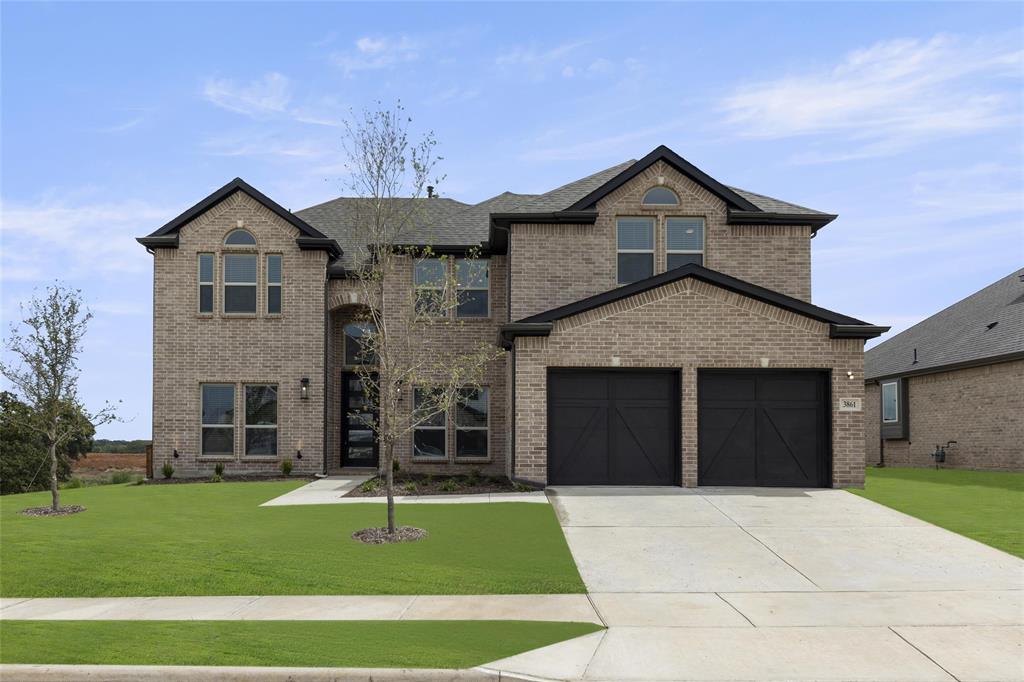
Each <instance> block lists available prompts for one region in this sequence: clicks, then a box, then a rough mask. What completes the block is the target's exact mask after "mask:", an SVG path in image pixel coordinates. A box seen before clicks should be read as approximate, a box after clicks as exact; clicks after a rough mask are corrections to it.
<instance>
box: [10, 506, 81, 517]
mask: <svg viewBox="0 0 1024 682" xmlns="http://www.w3.org/2000/svg"><path fill="white" fill-rule="evenodd" d="M84 511H85V507H83V506H82V505H80V504H67V505H64V506H63V507H59V508H58V509H57V511H54V510H53V507H29V508H28V509H22V510H21V511H20V512H18V513H19V514H21V515H22V516H70V515H71V514H77V513H79V512H84Z"/></svg>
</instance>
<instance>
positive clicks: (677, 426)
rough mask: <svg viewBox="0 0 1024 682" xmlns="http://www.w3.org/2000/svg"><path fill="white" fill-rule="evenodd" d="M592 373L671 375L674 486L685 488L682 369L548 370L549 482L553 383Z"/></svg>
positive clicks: (546, 467)
mask: <svg viewBox="0 0 1024 682" xmlns="http://www.w3.org/2000/svg"><path fill="white" fill-rule="evenodd" d="M588 372H602V373H632V374H640V373H643V374H668V375H671V377H672V382H673V384H674V386H673V391H672V405H673V410H672V415H673V428H672V452H673V457H672V485H676V486H682V399H681V394H682V371H681V370H680V369H679V368H678V367H548V368H547V377H546V378H545V382H544V390H545V401H546V403H547V406H546V415H547V424H546V426H545V434H544V438H545V457H544V475H545V480H547V481H548V482H549V483H550V481H551V445H552V443H551V436H552V431H553V429H552V428H551V425H552V423H553V417H554V401H552V400H551V380H552V377H553V376H555V375H558V374H584V373H588Z"/></svg>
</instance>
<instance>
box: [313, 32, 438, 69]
mask: <svg viewBox="0 0 1024 682" xmlns="http://www.w3.org/2000/svg"><path fill="white" fill-rule="evenodd" d="M353 47H354V49H350V50H346V51H344V52H335V53H334V54H332V55H331V61H332V62H333V63H334V65H335V66H337V67H338V68H340V69H341V70H342V71H344V72H345V75H347V76H351V75H352V74H354V73H357V72H359V71H375V70H378V69H387V68H390V67H393V66H396V65H398V64H408V63H410V62H415V61H418V60H419V59H420V57H421V54H422V50H423V48H424V42H423V40H422V39H418V38H412V37H410V36H407V35H400V36H363V37H361V38H359V39H357V40H356V41H355V43H354V46H353Z"/></svg>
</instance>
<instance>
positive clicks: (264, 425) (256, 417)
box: [245, 384, 277, 457]
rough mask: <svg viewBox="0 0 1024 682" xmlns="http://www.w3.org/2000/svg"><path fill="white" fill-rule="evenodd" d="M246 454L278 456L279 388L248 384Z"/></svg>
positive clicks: (246, 389) (246, 388) (246, 394)
mask: <svg viewBox="0 0 1024 682" xmlns="http://www.w3.org/2000/svg"><path fill="white" fill-rule="evenodd" d="M245 454H246V455H250V456H256V457H259V456H263V457H273V456H276V455H277V386H272V385H269V384H248V385H246V387H245Z"/></svg>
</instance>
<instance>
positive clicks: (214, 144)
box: [203, 130, 337, 160]
mask: <svg viewBox="0 0 1024 682" xmlns="http://www.w3.org/2000/svg"><path fill="white" fill-rule="evenodd" d="M336 148H337V144H333V145H332V143H330V142H327V141H324V140H320V139H315V138H291V137H285V136H282V135H281V134H278V133H274V132H269V131H265V132H261V131H255V130H245V131H241V132H232V133H229V134H226V135H219V136H214V137H210V138H208V139H206V140H205V141H204V142H203V149H204V151H205V152H206V153H207V154H209V155H211V156H239V157H241V156H245V157H258V156H271V157H277V158H280V159H305V160H308V159H318V158H321V157H323V156H324V155H326V154H328V153H329V152H331V151H333V150H335V149H336Z"/></svg>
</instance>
